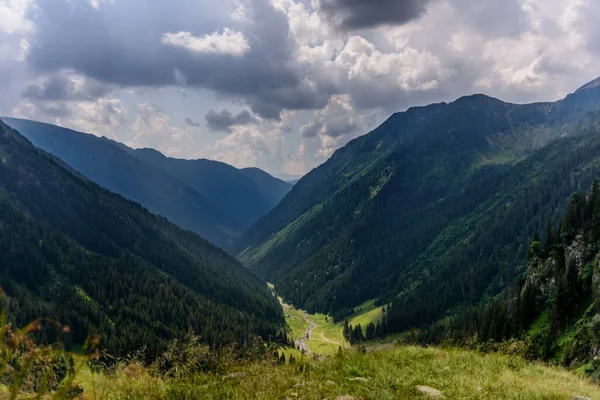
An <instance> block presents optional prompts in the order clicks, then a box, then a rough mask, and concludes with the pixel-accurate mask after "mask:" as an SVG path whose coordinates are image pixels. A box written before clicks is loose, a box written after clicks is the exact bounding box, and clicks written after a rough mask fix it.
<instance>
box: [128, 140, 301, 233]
mask: <svg viewBox="0 0 600 400" xmlns="http://www.w3.org/2000/svg"><path fill="white" fill-rule="evenodd" d="M133 154H134V155H135V156H136V157H137V158H138V159H140V160H142V161H144V162H145V163H146V164H149V165H152V166H154V167H156V168H158V169H160V170H161V171H162V172H164V173H166V174H168V175H170V176H171V177H173V178H175V179H177V180H178V181H180V182H182V183H185V184H186V185H187V186H189V187H191V188H192V189H194V190H196V191H197V192H198V193H201V194H202V195H204V196H206V197H207V198H208V199H209V200H210V201H211V202H212V203H213V204H214V205H215V206H217V207H218V208H219V209H220V210H221V211H222V212H223V213H224V214H227V215H228V217H229V218H230V219H231V220H232V221H235V226H236V230H237V231H238V232H242V231H245V230H246V229H248V228H249V227H250V226H251V225H252V224H253V223H254V222H256V221H257V220H258V218H260V217H262V216H263V215H265V214H266V213H268V212H269V211H270V210H271V209H272V208H273V207H275V206H276V205H277V203H279V201H280V200H281V199H282V198H283V197H284V196H285V195H286V194H287V193H288V192H289V190H290V188H291V185H289V184H287V183H285V182H283V181H281V180H279V179H277V178H274V177H272V176H271V175H269V174H267V173H266V172H264V171H262V170H260V169H258V168H253V169H241V170H240V169H237V168H234V167H232V166H230V165H227V164H225V163H221V162H217V161H211V160H203V159H200V160H182V159H176V158H169V157H165V156H164V155H162V154H161V153H159V152H158V151H156V150H153V149H139V150H134V151H133Z"/></svg>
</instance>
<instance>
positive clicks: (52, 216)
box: [0, 122, 285, 361]
mask: <svg viewBox="0 0 600 400" xmlns="http://www.w3.org/2000/svg"><path fill="white" fill-rule="evenodd" d="M0 153H1V154H4V155H5V156H6V157H7V158H8V159H9V160H10V162H8V163H7V164H0V284H1V286H2V288H3V290H4V292H5V293H6V295H7V298H8V301H7V310H8V315H9V317H10V321H11V322H12V323H13V324H14V325H15V326H24V325H26V324H28V323H29V322H31V321H34V320H39V321H41V328H40V330H39V331H38V332H37V333H36V339H37V340H38V341H40V342H41V343H53V342H55V341H57V340H58V339H59V338H60V339H61V340H62V341H64V345H65V346H66V347H67V349H71V348H76V347H78V345H82V344H83V343H84V342H85V340H86V338H87V337H88V336H90V335H91V334H99V335H100V336H101V338H102V342H101V345H102V347H103V348H104V349H106V350H108V351H109V352H110V353H111V354H112V355H114V356H121V355H126V354H129V353H130V352H132V351H136V350H138V349H140V348H142V347H145V348H146V352H145V357H146V358H147V361H151V360H153V359H154V358H156V357H157V356H158V355H159V354H161V353H162V351H164V349H165V347H166V345H167V344H168V343H169V341H170V340H172V339H174V338H181V337H183V336H184V335H186V334H187V333H188V331H189V330H190V329H191V330H193V331H194V332H196V333H197V334H198V335H199V336H200V337H201V338H202V343H204V344H207V345H209V346H211V348H215V349H217V348H220V347H221V346H224V345H230V344H231V343H238V344H239V352H240V354H241V353H243V352H244V349H245V348H247V347H248V346H250V345H251V343H253V342H254V340H255V339H256V338H257V337H259V338H262V339H264V340H272V341H281V342H282V343H285V332H284V331H283V328H284V320H283V315H282V312H281V308H280V306H279V304H278V303H277V300H276V299H275V298H274V297H273V295H272V294H271V292H270V291H269V290H268V288H267V285H266V284H265V283H263V282H261V281H259V280H258V279H257V278H256V277H255V276H254V275H252V274H251V273H250V272H249V271H248V270H247V269H245V268H244V267H243V266H242V265H241V264H240V263H239V262H237V261H236V260H235V259H234V258H232V257H230V256H229V255H228V254H227V253H225V252H224V251H222V250H220V249H218V248H216V247H215V246H213V245H211V244H210V243H208V242H207V241H205V240H203V239H202V238H200V237H198V236H197V235H195V234H193V233H191V232H186V231H183V230H181V229H179V228H178V227H176V226H175V225H173V224H171V223H170V222H168V221H167V220H165V219H164V218H160V217H157V216H155V215H153V214H151V213H149V212H148V211H147V210H145V209H144V208H142V207H141V206H139V205H138V204H135V203H133V202H130V201H128V200H125V199H124V198H122V197H120V196H119V195H116V194H112V193H110V192H108V191H107V190H104V189H102V188H100V187H99V186H97V185H96V184H94V183H91V182H89V181H87V180H85V179H84V178H82V177H80V176H79V175H76V174H74V173H73V172H71V171H70V170H68V169H66V168H65V167H64V166H63V164H62V163H60V162H58V161H57V160H56V159H54V158H53V157H52V156H49V155H47V154H45V153H43V152H41V151H38V150H37V149H35V148H34V147H33V146H32V145H31V143H29V142H28V141H27V140H26V139H25V138H23V137H22V136H20V134H19V133H18V132H16V131H14V130H12V129H10V128H8V127H7V126H6V125H4V124H2V123H1V122H0ZM53 321H58V322H60V323H61V324H64V325H67V326H69V327H70V330H69V332H67V333H66V334H64V337H63V333H62V332H57V331H56V329H55V323H54V322H53Z"/></svg>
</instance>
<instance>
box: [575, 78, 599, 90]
mask: <svg viewBox="0 0 600 400" xmlns="http://www.w3.org/2000/svg"><path fill="white" fill-rule="evenodd" d="M597 86H600V77H598V78H596V79H594V80H593V81H591V82H588V83H586V84H585V85H583V86H582V87H580V88H579V89H577V90H576V91H575V93H577V92H580V91H582V90H587V89H593V88H595V87H597Z"/></svg>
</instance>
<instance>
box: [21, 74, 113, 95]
mask: <svg viewBox="0 0 600 400" xmlns="http://www.w3.org/2000/svg"><path fill="white" fill-rule="evenodd" d="M108 91H109V87H108V86H107V85H104V84H102V83H100V82H98V81H96V80H93V79H89V78H86V77H84V76H78V75H77V74H75V73H73V72H72V71H59V72H55V73H53V74H51V75H49V76H47V77H44V78H41V79H38V80H37V82H34V83H30V84H28V85H27V86H26V87H25V89H24V90H23V92H22V93H21V95H22V96H23V97H24V98H27V99H34V100H95V99H97V98H99V97H103V96H105V95H106V93H107V92H108Z"/></svg>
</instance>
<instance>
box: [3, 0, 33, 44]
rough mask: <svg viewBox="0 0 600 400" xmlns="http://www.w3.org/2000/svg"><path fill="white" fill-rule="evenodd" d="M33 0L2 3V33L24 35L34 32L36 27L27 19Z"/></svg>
mask: <svg viewBox="0 0 600 400" xmlns="http://www.w3.org/2000/svg"><path fill="white" fill-rule="evenodd" d="M30 3H31V0H2V1H0V32H4V33H7V34H9V35H11V34H17V33H19V34H22V33H29V32H31V31H33V28H34V25H33V24H32V23H31V22H30V21H28V20H27V19H26V18H25V11H26V10H27V7H28V6H29V4H30Z"/></svg>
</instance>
